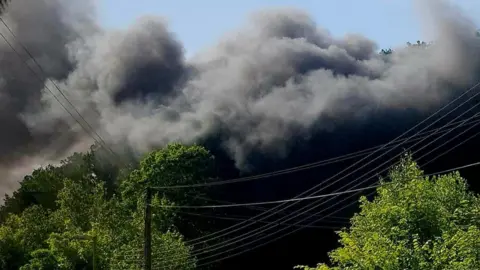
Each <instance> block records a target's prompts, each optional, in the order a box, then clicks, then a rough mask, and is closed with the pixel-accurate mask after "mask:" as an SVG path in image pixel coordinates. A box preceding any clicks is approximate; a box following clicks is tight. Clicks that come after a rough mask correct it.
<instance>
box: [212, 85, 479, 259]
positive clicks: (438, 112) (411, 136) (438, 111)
mask: <svg viewBox="0 0 480 270" xmlns="http://www.w3.org/2000/svg"><path fill="white" fill-rule="evenodd" d="M478 85H479V84H478V83H477V84H476V85H475V86H473V87H472V88H470V89H469V90H468V91H466V92H465V93H463V94H462V95H460V96H459V97H457V99H455V100H453V101H451V102H450V103H448V104H447V105H445V106H444V107H442V108H441V109H439V110H438V111H437V112H435V113H434V114H432V115H431V116H429V117H428V118H427V119H429V118H431V117H432V116H433V115H436V114H437V113H439V112H440V111H442V110H443V109H445V108H446V107H448V106H449V105H450V104H453V102H455V101H456V100H458V99H459V98H461V97H462V96H464V95H465V94H466V93H468V92H469V91H471V90H473V89H475V88H476V87H477V86H478ZM478 94H479V93H477V94H475V95H474V96H472V97H470V98H469V99H468V100H467V101H464V102H463V103H462V104H461V105H458V106H457V107H456V108H455V109H454V110H451V111H450V112H448V113H447V114H445V115H444V116H442V117H441V118H440V119H437V120H436V121H435V122H433V123H431V124H430V125H428V126H427V127H425V128H424V129H422V130H425V129H426V128H428V127H430V126H431V125H433V124H434V123H436V122H438V121H440V120H441V119H443V118H444V117H446V116H447V115H449V114H450V113H451V112H453V111H455V110H456V109H458V108H459V107H460V106H462V105H463V104H465V103H466V102H468V101H469V100H471V99H472V98H474V97H475V96H477V95H478ZM477 105H478V104H477ZM477 105H475V106H474V107H472V108H471V109H469V110H467V112H468V111H470V110H472V109H473V108H475V107H476V106H477ZM465 113H466V112H464V113H463V114H461V115H460V116H458V117H456V118H455V119H454V120H456V119H458V118H459V117H461V116H463V115H464V114H465ZM427 119H425V120H423V121H422V122H421V123H423V122H425V121H426V120H427ZM454 120H451V121H450V123H451V122H452V121H454ZM421 123H419V124H417V125H416V126H419V125H420V124H421ZM463 123H465V122H463ZM416 126H415V127H416ZM415 127H414V128H415ZM412 129H413V128H412ZM412 129H410V130H412ZM407 132H408V131H407ZM407 132H405V133H407ZM405 133H404V134H405ZM417 133H418V132H417ZM399 137H400V136H399ZM411 137H413V136H410V138H411ZM397 138H398V137H397ZM424 140H425V139H424ZM422 141H423V140H422ZM417 144H418V143H417ZM383 155H384V154H383ZM383 155H381V156H383ZM381 156H380V157H381ZM378 158H379V157H377V158H376V159H378ZM371 162H372V161H371ZM382 165H383V164H382ZM363 167H365V166H363ZM337 181H338V180H337ZM315 193H316V192H315ZM315 193H314V194H315ZM267 229H268V228H267ZM257 230H258V229H257ZM257 230H253V231H257ZM253 231H251V232H253ZM251 232H250V233H251ZM235 238H238V237H235ZM235 238H234V239H235ZM231 240H233V239H229V240H227V241H225V242H228V241H231ZM230 244H231V243H230ZM214 246H216V245H214ZM208 251H212V250H211V249H210V250H208Z"/></svg>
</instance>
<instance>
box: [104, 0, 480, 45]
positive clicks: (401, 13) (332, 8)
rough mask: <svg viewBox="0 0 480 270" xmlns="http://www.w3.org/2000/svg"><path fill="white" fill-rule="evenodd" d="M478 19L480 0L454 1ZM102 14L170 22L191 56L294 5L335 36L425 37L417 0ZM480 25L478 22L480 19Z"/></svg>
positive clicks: (169, 6)
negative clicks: (260, 15)
mask: <svg viewBox="0 0 480 270" xmlns="http://www.w3.org/2000/svg"><path fill="white" fill-rule="evenodd" d="M454 2H455V3H456V4H458V5H459V6H460V7H461V8H462V9H464V10H465V11H466V12H467V13H468V14H469V15H470V16H471V17H472V18H473V19H474V20H475V19H476V18H477V17H479V16H478V15H480V0H455V1H454ZM99 3H100V4H99V16H100V20H101V23H102V24H103V25H104V26H105V27H107V28H124V27H127V26H128V25H129V24H131V23H132V22H133V21H134V20H135V19H136V18H138V17H140V16H142V15H158V16H162V17H164V18H166V19H167V21H168V23H169V26H170V29H171V30H172V31H173V32H175V33H176V35H177V38H179V39H180V40H181V41H182V42H183V45H184V46H185V49H186V50H187V52H188V54H192V53H195V52H197V51H199V50H201V49H202V48H204V47H207V46H209V45H210V44H214V43H215V42H216V40H218V38H219V37H221V36H222V34H223V33H226V32H228V31H229V30H231V29H235V28H236V27H239V26H241V25H242V24H243V22H245V20H246V19H247V16H248V15H249V14H251V13H252V12H254V11H256V10H259V9H261V8H265V7H285V6H287V7H288V6H292V7H297V8H301V9H304V10H306V11H307V12H309V13H310V14H311V15H312V17H313V18H314V19H315V21H316V22H317V24H318V25H320V26H322V27H324V28H327V29H328V30H329V31H330V32H331V33H332V34H334V35H336V36H340V35H343V34H345V33H352V32H354V33H361V34H364V35H366V36H367V37H369V38H371V39H373V40H375V41H376V42H377V43H378V44H379V45H380V47H382V48H384V47H390V46H396V45H401V44H404V43H405V42H407V41H416V40H417V39H421V38H422V33H421V29H420V28H419V24H418V22H419V21H418V17H417V16H416V14H415V10H414V7H413V0H296V1H295V0H241V1H240V0H236V1H233V0H230V1H227V0H223V1H222V0H175V1H173V0H138V1H131V0H100V1H99ZM477 24H478V21H477Z"/></svg>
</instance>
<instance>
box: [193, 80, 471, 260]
mask: <svg viewBox="0 0 480 270" xmlns="http://www.w3.org/2000/svg"><path fill="white" fill-rule="evenodd" d="M477 85H478V84H477ZM471 89H473V88H471ZM471 89H470V90H471ZM470 90H469V91H470ZM467 92H468V91H467ZM464 94H465V93H464ZM464 94H463V95H464ZM478 94H479V93H477V94H476V95H478ZM463 95H462V96H463ZM476 95H474V96H473V97H475V96H476ZM473 97H471V98H469V99H468V100H470V99H472V98H473ZM457 99H458V98H457ZM468 100H467V101H468ZM467 101H465V102H463V103H462V104H461V105H463V104H465V103H466V102H467ZM452 102H453V101H452ZM452 102H450V103H449V104H451V103H452ZM461 105H459V106H457V107H456V108H455V109H454V110H456V109H457V108H459V107H460V106H461ZM477 105H478V104H477ZM477 105H475V106H473V107H472V108H470V109H469V110H467V111H466V112H464V113H462V114H461V115H460V116H458V117H456V118H455V119H453V120H451V121H450V122H453V121H454V120H456V119H458V118H459V117H461V116H463V115H464V114H465V113H467V112H468V111H470V110H472V109H473V108H475V107H476V106H477ZM446 107H447V105H446V106H444V107H443V108H446ZM443 108H442V109H443ZM442 109H440V110H442ZM440 110H439V111H440ZM454 110H452V111H450V112H449V113H447V114H445V115H444V116H442V117H441V118H440V119H438V120H436V121H435V122H433V123H432V124H430V125H428V126H427V127H425V128H424V129H426V128H428V127H430V126H431V125H433V124H434V123H436V122H438V121H439V120H441V119H443V118H444V117H446V116H447V115H449V114H450V113H451V112H453V111H454ZM436 113H438V111H437V112H436ZM430 117H431V116H430ZM430 117H429V118H430ZM471 118H472V117H471ZM427 119H428V118H427ZM424 121H425V120H424ZM424 121H422V122H424ZM464 123H465V121H463V122H462V124H464ZM460 125H461V124H460ZM417 126H418V125H417ZM424 129H422V130H424ZM417 133H418V132H417ZM411 137H413V136H411ZM411 137H410V138H411ZM442 137H443V136H442ZM425 139H426V138H425ZM425 139H423V140H422V141H424V140H425ZM417 144H418V143H417ZM417 144H415V145H417ZM430 144H431V143H430ZM428 145H429V144H428ZM422 149H423V148H422ZM381 156H383V155H381ZM381 156H380V157H381ZM380 157H377V158H376V159H378V158H380ZM376 159H375V160H376ZM387 162H388V161H387ZM387 162H384V163H383V164H385V163H387ZM383 164H382V165H380V166H383ZM380 166H378V167H380ZM362 167H365V166H362ZM378 167H377V168H378ZM368 173H369V172H367V173H366V174H364V175H368ZM367 180H368V179H367ZM367 180H365V181H367ZM337 181H338V180H337ZM337 181H335V182H337ZM365 181H363V182H365ZM363 182H362V183H363ZM360 184H361V183H360ZM356 186H358V185H356ZM356 186H354V187H356ZM317 192H318V191H317ZM317 192H314V194H315V193H317ZM327 201H329V200H327ZM312 204H313V203H312ZM312 204H310V205H312ZM310 205H309V206H310ZM309 206H307V207H309ZM316 207H318V206H316ZM316 207H315V208H316ZM305 208H306V207H303V208H302V209H300V210H303V209H305ZM309 210H311V209H309ZM309 210H306V211H304V213H305V212H308V211H309ZM281 219H283V218H281ZM290 219H291V218H290ZM290 219H289V220H290ZM266 227H268V225H267V226H266ZM270 228H271V227H270ZM270 228H266V229H265V227H264V229H263V230H262V229H261V231H260V232H257V233H256V234H253V235H250V236H249V237H253V236H255V235H257V234H259V233H261V232H263V231H265V230H268V229H270ZM255 231H258V229H256V230H253V231H251V232H249V233H253V232H255ZM239 237H242V236H238V237H234V238H233V239H230V240H227V241H225V242H228V241H232V240H234V239H238V238H239ZM244 239H245V237H244ZM225 242H224V243H225ZM236 242H238V241H234V242H231V243H229V244H223V247H224V246H227V245H231V244H234V243H236ZM254 242H255V241H254ZM218 245H219V244H216V245H213V246H218ZM220 245H222V243H221V244H220ZM236 248H238V247H236ZM216 249H218V248H215V249H208V250H206V251H204V252H200V253H197V255H198V254H203V253H206V252H209V251H213V250H216ZM234 249H235V248H234ZM221 253H225V252H220V254H221ZM217 255H218V253H217ZM210 257H212V256H209V257H207V258H210ZM204 259H205V258H204Z"/></svg>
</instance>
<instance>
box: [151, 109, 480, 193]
mask: <svg viewBox="0 0 480 270" xmlns="http://www.w3.org/2000/svg"><path fill="white" fill-rule="evenodd" d="M477 117H479V116H476V117H475V118H477ZM478 121H480V120H476V121H472V122H471V123H470V124H474V123H477V122H478ZM459 122H461V121H459ZM455 124H457V122H455V123H451V124H449V125H447V126H444V127H440V128H437V129H433V130H429V131H426V132H422V133H420V134H418V135H417V136H420V135H425V136H427V135H428V134H429V133H433V132H438V131H439V130H442V129H445V128H446V127H448V126H450V125H455ZM443 132H446V131H443ZM422 138H423V137H420V138H415V139H413V140H410V142H414V141H416V140H420V139H422ZM405 140H406V139H405ZM398 143H399V144H403V143H404V142H403V141H400V142H398ZM381 146H382V145H379V146H374V147H370V148H367V149H364V150H360V151H356V152H353V153H349V154H345V155H341V156H337V157H333V158H328V159H324V160H320V161H316V162H312V163H308V164H304V165H300V166H295V167H291V168H287V169H283V170H277V171H273V172H268V173H262V174H258V175H252V176H246V177H238V178H233V179H228V180H223V181H216V182H207V183H198V184H189V185H175V186H155V187H150V188H152V189H157V190H163V189H181V188H196V187H209V186H219V185H228V184H235V183H242V182H247V181H253V180H258V179H265V178H270V177H274V176H279V175H284V174H290V173H293V172H298V171H303V170H306V169H312V168H317V167H320V166H325V165H330V164H334V163H337V162H341V161H345V160H349V159H353V158H356V157H360V156H362V155H365V154H368V153H371V152H372V151H373V150H375V149H378V148H380V147H381ZM394 146H395V145H392V146H389V147H386V148H391V147H394Z"/></svg>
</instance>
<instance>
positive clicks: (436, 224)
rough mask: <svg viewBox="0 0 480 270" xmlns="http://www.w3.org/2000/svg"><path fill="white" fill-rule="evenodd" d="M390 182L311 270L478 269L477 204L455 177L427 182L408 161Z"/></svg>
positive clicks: (479, 203) (364, 205) (365, 202)
mask: <svg viewBox="0 0 480 270" xmlns="http://www.w3.org/2000/svg"><path fill="white" fill-rule="evenodd" d="M389 179H390V181H389V182H385V181H382V183H384V185H383V186H382V187H379V188H378V190H377V194H378V195H377V196H376V197H375V199H374V200H373V201H368V200H367V199H366V198H365V197H363V198H361V200H360V203H361V211H360V213H358V214H356V215H355V216H354V217H353V218H352V220H351V222H352V225H351V228H349V229H347V230H343V231H341V232H339V236H340V244H341V247H340V248H338V249H336V250H334V251H333V252H331V254H330V257H331V260H332V262H333V265H334V266H333V267H331V268H330V267H327V266H326V265H323V264H321V265H319V266H318V267H317V268H315V269H325V270H326V269H389V270H390V269H391V270H396V269H399V270H400V269H425V270H426V269H452V270H456V269H459V270H460V269H461V270H466V269H480V230H479V225H480V199H479V198H478V197H477V196H475V195H474V194H473V193H471V192H469V191H468V188H467V184H466V181H465V180H464V179H462V178H461V177H460V175H459V174H458V173H450V174H447V175H441V176H435V177H427V176H424V175H423V172H422V171H421V170H420V169H419V168H418V166H417V164H416V163H415V162H414V161H413V160H412V159H411V157H410V156H407V157H405V158H404V159H402V161H401V162H400V164H399V165H398V166H396V167H395V168H394V169H393V170H392V171H391V172H390V174H389ZM304 269H312V268H304Z"/></svg>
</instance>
